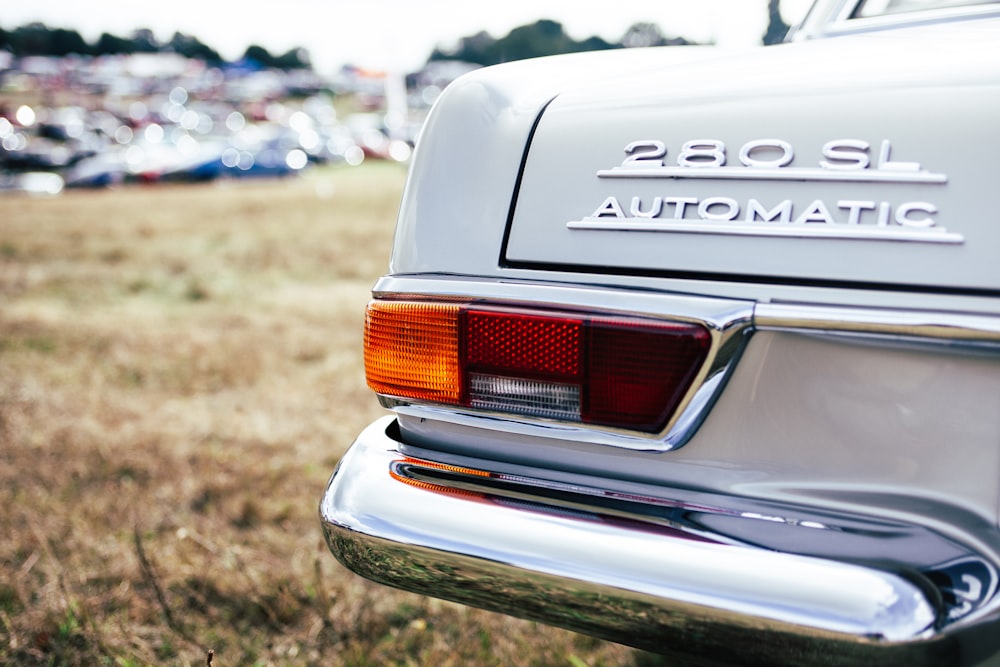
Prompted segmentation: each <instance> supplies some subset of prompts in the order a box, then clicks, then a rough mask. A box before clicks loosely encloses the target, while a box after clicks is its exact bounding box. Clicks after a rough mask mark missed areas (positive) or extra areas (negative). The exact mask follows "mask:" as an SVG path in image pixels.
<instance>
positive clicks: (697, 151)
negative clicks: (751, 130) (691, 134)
mask: <svg viewBox="0 0 1000 667" xmlns="http://www.w3.org/2000/svg"><path fill="white" fill-rule="evenodd" d="M725 164H726V144H724V143H723V142H721V141H719V140H717V139H695V140H694V141H689V142H687V143H686V144H684V146H683V147H682V148H681V152H680V155H678V156H677V166H679V167H698V168H702V167H722V166H725Z"/></svg>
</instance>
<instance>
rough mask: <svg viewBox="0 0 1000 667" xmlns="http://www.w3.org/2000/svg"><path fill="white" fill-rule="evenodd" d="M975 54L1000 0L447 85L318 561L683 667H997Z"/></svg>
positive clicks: (842, 5)
mask: <svg viewBox="0 0 1000 667" xmlns="http://www.w3.org/2000/svg"><path fill="white" fill-rule="evenodd" d="M998 63H1000V5H998V4H997V3H991V2H954V1H946V0H880V1H876V0H818V2H816V4H815V5H814V6H813V7H812V8H811V10H810V11H809V13H808V14H807V16H806V18H805V19H804V21H803V22H802V24H801V25H800V26H798V27H797V28H796V29H794V30H793V32H792V35H791V37H790V38H788V40H787V41H786V42H785V43H782V44H780V45H775V46H770V47H767V48H756V49H751V50H729V49H723V48H716V47H683V48H681V47H668V48H651V49H624V50H617V51H610V52H601V53H586V54H574V55H565V56H557V57H552V58H541V59H535V60H528V61H521V62H512V63H507V64H503V65H500V66H496V67H490V68H485V69H482V70H478V71H475V72H472V73H470V74H467V75H464V76H463V77H461V78H460V79H458V80H457V81H456V82H454V83H453V84H452V85H450V86H449V87H448V88H446V89H445V91H444V92H443V94H442V96H441V97H440V98H439V99H438V101H437V102H436V103H435V106H434V107H433V109H432V111H431V113H430V115H429V117H428V120H427V122H426V125H425V126H424V128H423V132H422V134H421V136H420V139H419V140H418V142H417V147H416V152H415V154H414V157H413V161H412V163H411V166H410V171H409V175H408V181H407V185H406V188H405V190H404V193H403V197H402V201H401V205H400V211H399V215H398V220H397V227H396V235H395V240H394V245H393V248H392V255H391V261H390V265H389V270H388V273H387V274H386V275H385V276H383V277H382V278H380V279H379V280H378V281H377V283H376V284H375V286H374V288H373V293H372V300H371V301H370V302H369V304H368V306H367V313H366V320H365V331H364V347H365V370H366V376H367V381H368V384H369V386H370V387H371V388H372V389H373V390H374V392H375V393H376V394H377V395H378V398H379V400H380V401H381V403H382V405H383V406H384V407H386V408H389V409H390V412H389V414H387V415H386V416H385V417H383V418H381V419H379V420H378V421H376V422H374V423H373V424H371V425H370V426H369V427H367V428H366V429H365V430H363V432H362V433H361V434H360V435H359V436H358V438H357V440H356V441H355V442H354V444H353V445H352V446H351V447H350V449H349V451H348V452H347V454H346V455H345V456H344V457H343V458H342V460H341V461H340V463H339V465H338V467H337V469H336V471H335V472H334V474H333V476H332V478H331V480H330V483H329V485H328V487H327V489H326V490H325V493H324V495H323V498H322V500H321V502H320V516H321V523H322V527H323V530H324V533H325V536H326V541H327V544H328V546H329V548H330V550H331V551H332V552H333V554H334V555H335V556H336V558H338V559H339V560H340V561H341V562H342V563H343V564H344V565H346V566H347V567H348V568H349V569H351V570H353V571H354V572H357V573H359V574H361V575H363V576H364V577H367V578H369V579H372V580H374V581H376V582H381V583H384V584H388V585H391V586H395V587H399V588H402V589H405V590H409V591H415V592H418V593H422V594H425V595H430V596H436V597H440V598H445V599H449V600H453V601H457V602H461V603H465V604H469V605H473V606H477V607H482V608H486V609H490V610H494V611H500V612H504V613H508V614H512V615H515V616H519V617H523V618H528V619H534V620H536V621H540V622H543V623H546V624H552V625H556V626H561V627H565V628H569V629H572V630H575V631H578V632H583V633H588V634H591V635H594V636H598V637H602V638H605V639H610V640H612V641H616V642H621V643H624V644H627V645H630V646H635V647H638V648H641V649H646V650H649V651H655V652H658V653H662V654H664V655H667V656H673V657H675V658H676V659H678V660H683V661H693V662H696V663H697V664H712V665H745V664H749V665H796V666H802V665H849V664H857V665H872V664H906V665H908V666H911V667H912V666H914V665H952V664H954V665H966V664H998V663H1000V596H998V595H997V591H998V568H1000V529H998V522H1000V269H998V268H997V267H998V264H997V259H996V258H997V256H998V252H1000V213H998V211H1000V204H998V201H1000V200H998V197H1000V195H998V192H1000V190H998V185H1000V154H998V148H1000V131H998V129H997V128H998V125H997V119H998V118H1000V67H998ZM685 664H687V662H685Z"/></svg>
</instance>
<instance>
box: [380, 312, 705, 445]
mask: <svg viewBox="0 0 1000 667" xmlns="http://www.w3.org/2000/svg"><path fill="white" fill-rule="evenodd" d="M709 344H710V336H709V333H708V330H707V329H706V328H705V327H703V326H700V325H697V324H690V323H678V322H664V321H662V320H655V319H649V318H639V317H609V316H603V315H588V314H581V313H573V312H562V311H548V310H543V309H533V308H510V307H503V306H491V305H483V304H475V305H471V304H456V303H440V302H421V301H391V300H375V301H372V302H371V303H370V304H369V306H368V314H367V318H366V326H365V370H366V373H367V376H368V384H369V386H370V387H371V388H372V389H373V390H375V391H376V392H378V393H380V394H384V395H388V396H395V397H399V398H410V399H418V400H422V401H429V402H434V403H445V404H450V405H457V406H463V407H471V408H476V409H479V410H486V411H490V412H500V413H508V414H520V415H526V416H531V417H540V418H546V419H557V420H562V421H575V422H583V423H586V424H595V425H600V426H611V427H616V428H624V429H629V430H636V431H644V432H649V433H655V432H658V431H660V430H662V429H663V428H664V427H665V426H666V424H667V422H668V421H669V419H670V417H671V416H672V415H673V413H674V412H675V411H676V409H677V408H678V406H679V405H680V404H681V402H682V401H683V399H684V396H685V394H686V392H687V390H688V389H689V387H690V386H691V383H692V382H693V380H694V378H695V377H696V376H697V374H698V371H699V370H700V369H701V367H702V364H703V363H704V361H705V358H706V356H707V354H708V348H709Z"/></svg>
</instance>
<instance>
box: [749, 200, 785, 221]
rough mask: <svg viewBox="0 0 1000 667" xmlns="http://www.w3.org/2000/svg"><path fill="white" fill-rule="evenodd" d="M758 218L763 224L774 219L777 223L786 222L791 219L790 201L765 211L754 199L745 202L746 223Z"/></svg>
mask: <svg viewBox="0 0 1000 667" xmlns="http://www.w3.org/2000/svg"><path fill="white" fill-rule="evenodd" d="M757 218H760V219H761V220H763V221H764V222H772V221H774V219H775V218H777V219H778V222H788V221H790V220H791V218H792V200H791V199H786V200H785V201H783V202H781V203H780V204H778V205H777V206H775V207H774V208H772V209H771V210H767V209H765V208H764V206H763V205H762V204H761V203H760V202H759V201H757V200H756V199H751V200H750V201H748V202H747V217H746V221H747V222H753V221H754V220H756V219H757Z"/></svg>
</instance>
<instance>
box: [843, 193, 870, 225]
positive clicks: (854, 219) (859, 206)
mask: <svg viewBox="0 0 1000 667" xmlns="http://www.w3.org/2000/svg"><path fill="white" fill-rule="evenodd" d="M837 208H843V209H846V210H847V224H849V225H860V224H861V211H874V210H875V202H873V201H855V200H853V199H841V200H840V201H838V202H837Z"/></svg>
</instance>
